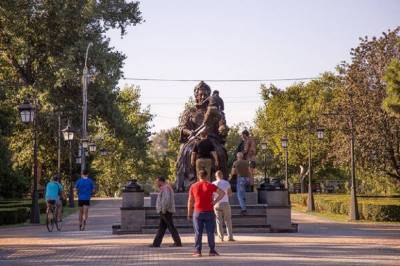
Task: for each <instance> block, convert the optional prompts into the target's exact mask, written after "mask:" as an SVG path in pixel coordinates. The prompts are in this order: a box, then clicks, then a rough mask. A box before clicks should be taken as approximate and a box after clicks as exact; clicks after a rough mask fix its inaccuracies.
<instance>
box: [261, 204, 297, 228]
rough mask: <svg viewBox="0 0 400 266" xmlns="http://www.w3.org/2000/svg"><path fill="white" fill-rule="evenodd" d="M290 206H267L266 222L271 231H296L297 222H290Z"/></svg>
mask: <svg viewBox="0 0 400 266" xmlns="http://www.w3.org/2000/svg"><path fill="white" fill-rule="evenodd" d="M291 221H292V217H291V210H290V207H289V206H287V207H270V206H268V207H267V224H268V225H269V226H270V231H271V232H273V233H274V232H276V233H277V232H297V224H292V222H291Z"/></svg>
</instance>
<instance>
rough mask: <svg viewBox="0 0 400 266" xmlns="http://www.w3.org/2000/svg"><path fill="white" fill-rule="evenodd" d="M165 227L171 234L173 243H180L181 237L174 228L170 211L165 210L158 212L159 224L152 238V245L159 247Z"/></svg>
mask: <svg viewBox="0 0 400 266" xmlns="http://www.w3.org/2000/svg"><path fill="white" fill-rule="evenodd" d="M167 228H168V230H169V232H170V233H171V235H172V239H173V240H174V243H175V244H176V245H179V246H180V245H182V242H181V238H180V236H179V233H178V231H177V230H176V228H175V225H174V221H173V220H172V213H170V212H166V213H165V214H163V213H160V225H159V226H158V231H157V234H156V237H155V238H154V241H153V246H155V247H159V246H160V245H161V242H162V240H163V238H164V235H165V231H166V230H167Z"/></svg>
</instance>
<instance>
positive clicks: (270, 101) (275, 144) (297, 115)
mask: <svg viewBox="0 0 400 266" xmlns="http://www.w3.org/2000/svg"><path fill="white" fill-rule="evenodd" d="M338 83H339V80H338V78H337V77H335V76H334V74H332V73H325V74H323V75H322V76H321V77H320V78H318V79H315V80H312V81H311V82H309V83H306V84H305V83H297V84H294V85H292V86H289V87H287V88H286V90H279V89H278V88H277V87H276V86H274V85H271V86H269V87H267V86H265V85H262V86H261V95H262V98H263V100H264V102H265V105H264V107H263V108H261V109H260V110H259V111H258V112H257V116H256V127H255V133H256V135H257V136H258V138H259V140H260V142H265V143H267V145H268V153H269V157H270V159H271V160H270V162H269V164H270V165H269V166H268V168H269V172H270V174H274V175H281V176H282V174H283V165H284V161H283V160H284V156H283V155H284V150H283V148H282V146H281V138H282V137H283V136H287V137H288V139H289V145H288V152H289V161H288V163H289V168H291V169H293V168H297V169H298V172H299V177H300V181H301V182H303V181H304V177H305V176H306V173H307V171H308V147H309V141H311V143H312V151H313V153H312V160H313V165H314V166H319V165H320V163H319V162H321V161H322V160H324V161H325V162H326V164H327V161H328V157H327V154H328V150H329V145H330V142H329V139H330V136H329V134H327V136H326V139H325V140H324V141H322V142H321V141H318V140H317V138H316V132H315V130H316V128H317V127H319V126H322V123H323V120H322V119H321V114H322V113H323V112H326V111H327V108H328V105H329V102H330V101H331V100H332V97H333V96H332V94H333V91H334V89H335V87H336V86H337V85H338ZM260 160H262V158H261V157H260ZM316 162H318V164H317V163H316ZM324 165H325V164H324ZM323 168H324V167H323V166H322V167H317V170H318V171H322V170H323ZM318 171H317V176H319V177H321V176H320V175H318Z"/></svg>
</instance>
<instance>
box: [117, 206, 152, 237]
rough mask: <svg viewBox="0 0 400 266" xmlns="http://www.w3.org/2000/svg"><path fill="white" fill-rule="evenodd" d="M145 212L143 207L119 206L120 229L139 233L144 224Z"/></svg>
mask: <svg viewBox="0 0 400 266" xmlns="http://www.w3.org/2000/svg"><path fill="white" fill-rule="evenodd" d="M145 222H146V214H145V210H144V208H143V209H139V208H138V209H122V208H121V230H122V231H129V232H137V233H140V232H141V230H142V226H144V225H145Z"/></svg>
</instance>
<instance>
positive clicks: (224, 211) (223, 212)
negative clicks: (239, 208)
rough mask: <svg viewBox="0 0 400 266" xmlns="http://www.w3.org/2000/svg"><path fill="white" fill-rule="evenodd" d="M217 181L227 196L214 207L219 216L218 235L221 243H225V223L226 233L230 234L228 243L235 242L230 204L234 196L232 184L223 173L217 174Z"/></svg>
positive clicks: (215, 183)
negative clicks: (230, 197)
mask: <svg viewBox="0 0 400 266" xmlns="http://www.w3.org/2000/svg"><path fill="white" fill-rule="evenodd" d="M215 177H216V179H217V180H216V181H214V182H213V184H214V185H216V186H217V187H218V188H219V189H221V190H222V191H223V192H224V193H225V195H224V197H223V198H222V199H221V200H220V201H219V202H218V203H217V204H215V205H214V212H215V215H216V216H217V233H218V237H219V239H220V240H221V241H224V222H225V226H226V233H227V234H228V241H235V240H234V239H233V233H232V214H231V205H230V204H229V196H231V195H232V190H231V184H230V183H229V182H228V181H226V180H225V179H224V174H223V173H222V171H217V172H216V173H215Z"/></svg>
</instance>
